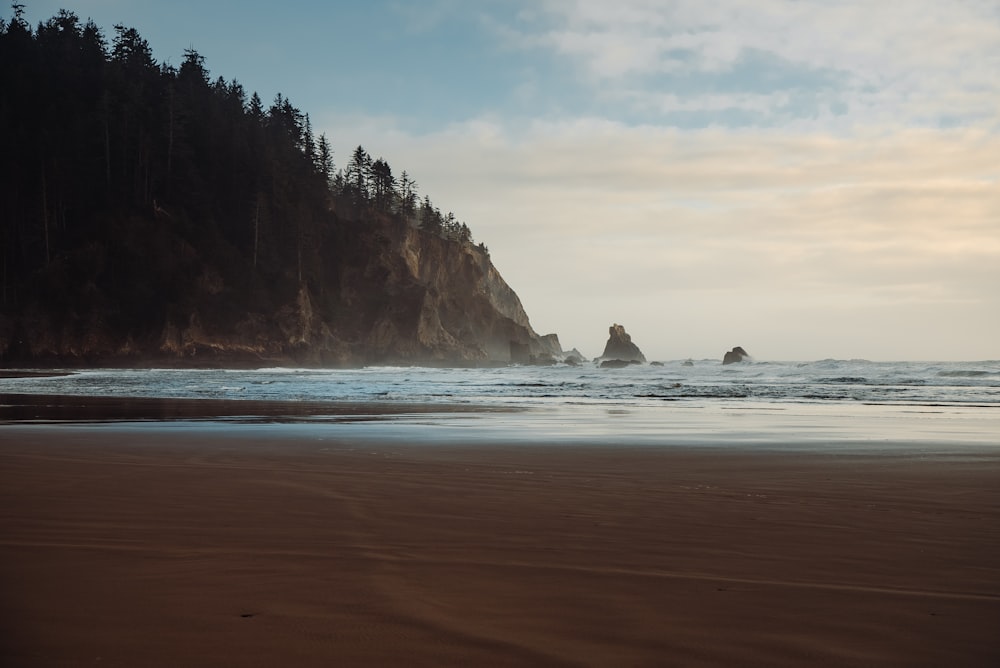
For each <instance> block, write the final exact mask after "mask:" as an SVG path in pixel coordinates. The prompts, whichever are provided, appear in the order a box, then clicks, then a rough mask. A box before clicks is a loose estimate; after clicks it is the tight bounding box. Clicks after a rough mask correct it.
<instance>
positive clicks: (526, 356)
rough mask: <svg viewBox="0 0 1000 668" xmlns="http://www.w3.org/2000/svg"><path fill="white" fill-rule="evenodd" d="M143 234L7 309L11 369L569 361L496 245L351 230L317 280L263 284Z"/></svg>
mask: <svg viewBox="0 0 1000 668" xmlns="http://www.w3.org/2000/svg"><path fill="white" fill-rule="evenodd" d="M130 229H131V232H130V234H127V235H123V236H122V237H121V238H120V239H119V240H118V242H116V243H115V244H112V245H110V246H106V247H105V246H100V247H89V248H84V249H81V250H80V251H78V252H77V253H75V254H71V255H69V256H67V257H65V258H62V259H60V260H59V261H58V262H55V263H53V264H51V265H50V266H49V268H48V269H47V270H46V271H45V272H44V274H43V275H42V276H41V277H40V280H39V282H38V289H37V290H36V291H35V292H34V294H33V295H32V297H31V298H30V299H28V300H27V307H26V308H23V309H21V310H20V311H19V312H17V313H3V312H0V355H2V358H3V361H4V362H5V363H6V364H9V365H12V364H31V363H61V364H74V365H75V364H140V365H141V364H150V363H157V364H180V365H206V364H210V365H225V364H241V365H242V364H272V363H273V364H287V363H295V364H307V365H329V366H358V365H365V364H414V365H450V364H456V365H480V364H483V365H485V364H496V363H510V362H529V361H531V360H532V359H537V358H544V357H546V356H548V355H553V356H559V355H560V354H561V352H562V351H561V348H560V346H559V341H558V337H556V336H555V335H548V336H545V337H541V336H539V335H538V334H537V333H535V331H534V330H533V329H532V328H531V324H530V323H529V321H528V316H527V314H526V313H525V311H524V308H523V307H522V305H521V302H520V299H518V297H517V295H516V294H515V293H514V291H513V290H512V289H511V288H510V286H508V285H507V283H506V282H505V281H504V280H503V278H502V277H501V275H500V273H499V272H498V271H497V269H496V267H494V266H493V263H492V262H491V261H490V258H489V256H488V254H487V253H486V252H485V251H484V250H482V249H480V248H479V247H477V246H474V245H472V244H470V243H467V242H465V243H463V242H460V241H452V240H448V239H444V238H442V237H440V236H438V235H435V234H428V233H426V232H424V231H422V230H419V229H416V228H413V227H411V226H406V225H397V224H390V223H388V222H386V221H382V223H378V222H376V223H374V224H373V223H370V222H369V224H367V225H365V226H362V225H355V227H353V228H350V227H349V228H348V229H347V230H346V231H342V232H343V233H342V235H341V237H340V238H339V239H338V240H335V241H337V242H338V243H334V241H331V240H327V243H326V244H325V246H324V248H327V249H332V252H331V250H326V251H324V253H329V257H328V259H327V261H326V262H325V263H324V264H323V266H324V271H323V272H322V273H321V274H319V275H316V276H313V277H311V278H310V279H307V280H298V279H297V277H295V276H294V275H292V274H293V272H292V271H291V270H289V271H286V272H285V274H286V276H285V278H284V279H278V280H276V279H272V280H260V279H258V278H256V277H255V274H254V272H253V269H252V268H248V267H246V266H245V265H241V264H240V263H239V262H229V261H227V259H226V258H225V253H224V252H222V250H220V249H219V248H214V247H213V248H212V251H211V252H206V250H205V248H200V249H199V248H196V247H195V246H192V245H190V244H187V243H186V242H184V241H183V240H182V239H179V238H177V237H176V236H175V235H173V234H171V232H170V230H169V227H165V226H164V225H163V224H162V222H158V221H155V220H150V221H131V222H130ZM124 258H130V261H129V262H125V261H124V260H123V259H124ZM144 258H145V259H144ZM136 293H138V294H136Z"/></svg>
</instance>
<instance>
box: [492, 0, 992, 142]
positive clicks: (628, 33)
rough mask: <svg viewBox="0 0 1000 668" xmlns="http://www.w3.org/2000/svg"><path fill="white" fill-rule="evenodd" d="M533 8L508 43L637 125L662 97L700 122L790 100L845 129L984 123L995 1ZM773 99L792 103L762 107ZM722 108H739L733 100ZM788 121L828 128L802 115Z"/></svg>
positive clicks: (764, 120) (692, 0)
mask: <svg viewBox="0 0 1000 668" xmlns="http://www.w3.org/2000/svg"><path fill="white" fill-rule="evenodd" d="M540 6H541V9H539V10H537V11H535V12H532V13H528V14H522V20H521V21H520V22H518V23H517V24H515V25H514V26H512V27H511V29H510V30H509V31H508V32H507V39H508V40H509V41H510V43H512V44H514V45H516V46H517V47H519V48H524V49H534V50H536V51H538V52H543V53H550V54H552V55H553V56H554V57H557V58H562V59H565V60H567V61H568V62H570V63H572V65H573V66H574V67H575V70H576V72H577V74H578V76H579V77H580V80H581V81H582V82H583V83H584V84H585V85H588V86H590V87H591V89H592V90H593V91H594V94H595V95H597V96H600V97H601V98H604V97H607V96H611V97H625V98H628V99H630V100H631V101H632V103H633V104H634V109H635V110H636V111H638V112H640V113H642V114H646V116H644V118H645V119H646V120H655V118H656V117H655V114H656V112H659V113H660V114H664V115H669V114H670V113H671V111H672V109H671V108H670V104H667V105H664V101H665V100H666V101H668V102H671V101H672V104H673V106H682V107H683V108H684V110H687V111H691V110H703V111H708V112H712V111H718V108H719V100H720V99H721V98H720V96H725V95H726V94H730V95H735V94H743V95H744V96H750V97H749V98H747V97H744V98H743V100H744V101H746V100H747V99H750V100H751V101H752V102H753V104H751V105H750V106H749V109H751V110H753V111H757V112H765V113H759V114H750V115H746V114H744V115H735V116H730V117H729V118H725V117H718V116H717V117H716V119H715V120H716V121H717V122H719V123H722V124H728V125H740V124H751V125H759V124H765V125H766V124H768V123H769V122H772V121H773V119H772V118H771V115H772V114H773V115H775V116H776V117H777V118H778V119H786V118H787V117H788V116H789V115H790V114H789V107H788V98H789V96H791V97H792V98H794V100H795V101H794V104H798V105H800V106H807V107H808V105H807V104H806V100H807V98H808V94H809V93H812V94H815V95H816V96H818V97H819V98H822V99H821V101H820V103H819V104H818V105H816V106H817V107H818V108H819V109H820V110H822V109H823V108H824V107H826V108H830V109H832V111H833V114H834V115H842V114H850V116H851V119H852V120H854V121H857V120H858V119H861V120H863V121H864V122H886V121H893V122H896V123H900V124H917V125H935V124H939V123H942V122H947V123H953V124H954V123H959V122H963V121H968V120H970V119H975V120H979V121H982V120H984V119H985V120H992V122H993V123H994V124H995V123H996V113H997V106H996V100H997V99H998V96H1000V82H998V81H997V79H996V76H995V73H996V71H997V70H998V69H1000V46H998V45H1000V9H998V6H997V5H996V4H995V3H991V2H981V1H976V0H967V1H964V2H963V1H958V2H949V3H940V2H936V1H935V0H923V1H921V0H913V1H910V2H906V3H871V2H867V1H866V2H861V1H860V0H858V1H851V0H848V1H845V2H837V3H825V2H803V1H802V0H764V1H755V2H752V3H751V2H741V1H728V2H727V1H721V2H716V3H704V2H699V1H696V0H679V1H677V2H671V3H663V2H653V1H650V0H620V1H619V2H615V3H613V4H609V3H607V2H604V1H603V0H573V1H568V0H548V1H546V2H543V3H541V5H540ZM776 91H786V92H787V91H794V92H793V93H790V94H788V95H785V96H784V97H783V96H775V95H771V96H770V97H768V94H771V93H775V92H776ZM678 98H680V99H681V100H682V101H681V102H678V101H677V100H678ZM769 99H770V100H771V104H769V105H767V106H765V107H764V108H763V109H762V108H761V103H762V102H767V101H768V100H769ZM731 106H732V108H736V109H747V108H748V107H747V106H746V105H745V104H741V103H740V100H739V99H735V103H734V104H733V105H731ZM727 108H728V107H727ZM791 115H793V116H796V117H816V118H817V120H819V121H821V122H824V123H825V122H828V121H829V118H828V117H827V116H826V115H824V114H822V113H818V112H816V111H815V110H814V109H812V108H808V109H807V110H806V111H803V112H801V113H794V114H791ZM660 120H663V118H661V119H660ZM666 120H671V119H670V118H669V117H668V118H667V119H666ZM673 120H675V121H676V120H677V117H676V116H675V117H674V119H673ZM680 123H681V124H682V125H683V124H684V123H683V121H680Z"/></svg>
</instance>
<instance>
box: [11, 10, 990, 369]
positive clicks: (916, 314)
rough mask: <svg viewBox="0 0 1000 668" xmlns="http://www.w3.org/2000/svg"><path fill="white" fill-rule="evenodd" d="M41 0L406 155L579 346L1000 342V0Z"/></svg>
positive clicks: (957, 347) (403, 164)
mask: <svg viewBox="0 0 1000 668" xmlns="http://www.w3.org/2000/svg"><path fill="white" fill-rule="evenodd" d="M22 1H23V2H25V3H26V4H27V5H28V7H27V9H26V18H27V19H29V21H30V22H32V23H37V22H38V21H40V20H43V19H46V18H48V17H50V16H52V15H53V14H55V12H56V11H57V10H58V9H59V8H60V7H64V8H67V9H70V10H72V11H75V12H76V13H77V14H79V15H80V17H81V18H83V19H86V18H88V17H89V18H93V19H94V20H95V22H97V24H98V25H100V26H102V27H103V28H104V29H105V34H106V35H109V36H110V35H111V34H113V30H112V26H113V25H114V24H115V23H123V24H125V25H128V26H131V27H135V28H137V29H138V30H139V32H140V33H141V34H142V35H143V36H144V37H145V38H146V39H147V40H148V41H149V42H150V45H151V46H152V48H153V52H154V56H155V57H156V58H157V60H159V61H168V62H171V63H173V64H175V65H178V64H179V63H180V61H181V59H182V57H183V52H184V49H186V48H192V47H193V48H195V49H196V50H197V51H198V52H199V53H201V54H202V55H203V56H205V58H206V65H207V67H208V68H209V69H210V71H211V74H212V76H213V77H216V76H223V77H225V78H226V79H227V80H229V79H234V78H235V79H237V80H239V81H240V82H241V83H242V84H243V85H244V86H245V87H246V88H247V89H249V90H256V91H257V92H258V93H259V94H260V96H261V97H262V98H263V99H264V100H265V101H269V100H271V99H272V98H273V97H274V95H275V93H278V92H281V93H283V94H284V95H286V96H287V97H289V98H290V99H291V101H292V103H293V104H294V105H295V106H296V107H298V108H299V109H301V110H302V111H304V112H308V113H309V114H310V116H311V119H312V122H313V126H314V128H315V130H316V131H317V132H326V134H327V135H328V137H329V138H330V139H331V143H332V144H333V147H334V149H335V151H336V154H335V160H336V162H337V163H338V165H339V166H343V165H344V164H345V163H346V162H347V159H348V157H349V154H350V152H351V150H352V149H353V148H354V147H355V146H357V145H358V144H362V145H363V146H364V147H365V148H366V149H367V150H368V152H369V153H371V154H372V155H373V156H375V157H378V156H382V157H384V158H385V159H386V160H387V161H388V162H389V163H390V164H391V165H392V167H393V169H394V171H395V172H396V173H399V172H401V171H402V170H403V169H406V170H407V171H408V172H409V173H410V174H411V175H412V176H413V177H414V178H415V179H416V181H417V182H418V184H419V190H420V193H421V194H422V195H423V194H426V195H429V196H430V198H431V199H432V200H433V201H434V203H435V204H436V205H437V206H439V207H440V208H441V209H442V211H445V212H447V211H453V212H454V213H455V214H456V216H457V217H458V218H459V219H460V220H463V221H465V222H467V223H468V225H469V226H470V227H471V228H472V231H473V235H474V237H475V238H476V240H477V241H483V242H485V243H486V244H487V245H488V246H489V247H490V250H491V253H492V256H493V261H494V263H495V264H496V265H497V267H498V269H499V270H500V272H501V273H502V274H503V276H504V277H505V278H506V279H507V282H508V283H510V285H511V286H512V287H513V288H514V290H515V291H516V292H517V293H518V295H519V296H520V297H521V300H522V302H523V303H524V306H525V309H526V310H527V312H528V314H529V316H530V317H531V321H532V324H533V325H534V327H535V329H536V330H538V331H539V332H540V333H548V332H557V333H558V334H559V336H560V339H561V341H562V343H563V346H564V347H565V348H571V347H577V348H579V349H580V351H581V352H583V353H584V354H585V355H588V356H597V355H599V354H600V353H601V351H602V349H603V345H604V341H605V340H606V338H607V328H608V326H609V325H611V324H612V323H615V322H617V323H621V324H623V325H624V326H625V327H626V329H627V330H628V331H629V333H631V334H632V338H633V340H634V341H635V342H636V343H637V344H638V345H639V346H640V347H641V348H642V349H643V350H644V352H645V353H646V355H647V357H649V358H651V359H680V358H687V357H693V358H702V357H713V358H718V357H721V356H722V353H723V352H725V350H727V349H729V348H731V347H733V346H735V345H741V346H743V347H744V348H746V349H747V350H748V351H749V352H750V353H751V354H752V355H754V357H755V358H757V359H760V360H766V359H773V360H812V359H822V358H828V357H833V358H866V359H873V360H896V359H917V360H955V359H957V360H963V359H964V360H973V359H997V358H1000V76H998V74H997V73H998V72H1000V2H998V1H997V0H949V1H948V2H941V1H940V0H900V1H899V2H895V1H894V2H885V3H880V2H872V1H871V0H815V1H813V0H752V1H740V0H716V1H715V2H711V3H707V2H703V1H702V0H659V1H657V0H614V1H611V0H523V1H522V0H477V1H467V0H423V1H418V0H412V1H409V2H407V1H405V0H396V1H375V0H357V1H352V2H347V1H340V2H296V1H294V0H289V1H288V2H285V3H274V2H262V1H258V0H249V1H248V0H243V1H239V2H237V1H224V0H211V1H208V2H206V1H205V0H199V1H198V2H194V1H192V0H171V1H170V2H162V1H160V0H81V1H79V2H73V1H71V0H64V1H63V2H49V1H39V0H22ZM3 14H4V16H5V17H7V16H9V10H7V11H4V13H3Z"/></svg>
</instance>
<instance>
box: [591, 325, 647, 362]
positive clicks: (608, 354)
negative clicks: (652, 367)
mask: <svg viewBox="0 0 1000 668" xmlns="http://www.w3.org/2000/svg"><path fill="white" fill-rule="evenodd" d="M608 335H609V336H608V342H607V344H605V346H604V354H603V355H601V356H600V357H599V358H598V361H608V360H621V361H623V362H637V363H643V362H645V361H646V356H645V355H643V354H642V351H641V350H639V347H638V346H637V345H635V344H634V343H632V337H631V336H629V335H628V332H626V331H625V328H624V327H622V326H621V325H619V324H617V323H616V324H614V325H611V327H609V328H608Z"/></svg>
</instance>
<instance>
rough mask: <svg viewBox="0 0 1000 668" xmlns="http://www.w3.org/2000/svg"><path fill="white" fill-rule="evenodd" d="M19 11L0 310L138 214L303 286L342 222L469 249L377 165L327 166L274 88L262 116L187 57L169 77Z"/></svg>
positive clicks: (450, 225)
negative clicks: (413, 231)
mask: <svg viewBox="0 0 1000 668" xmlns="http://www.w3.org/2000/svg"><path fill="white" fill-rule="evenodd" d="M23 10H24V7H23V5H20V4H17V3H15V4H14V5H13V15H12V17H11V18H10V19H9V20H4V19H0V87H2V90H3V94H2V95H0V132H2V138H3V139H2V145H3V150H2V151H0V219H2V230H0V235H2V236H0V245H2V259H0V261H2V285H3V294H2V297H0V299H2V302H0V303H2V304H3V305H4V306H10V305H12V304H16V303H17V302H18V299H19V295H20V294H21V293H22V292H23V291H24V289H25V286H26V285H27V282H28V281H29V280H30V278H29V277H31V276H32V275H33V274H35V273H36V272H38V271H41V270H44V269H45V268H46V267H47V266H49V265H50V263H53V262H54V261H55V260H57V259H59V258H60V257H65V256H66V254H67V253H70V252H73V251H76V250H79V249H80V248H83V247H86V246H87V245H88V244H94V243H98V244H100V243H105V242H108V241H109V240H113V239H114V238H115V236H116V235H120V234H122V229H121V227H122V225H123V223H122V221H124V220H129V219H132V220H134V219H136V218H143V219H148V220H156V221H159V222H161V223H163V224H165V225H170V226H171V229H172V230H174V232H175V233H176V234H177V235H179V236H180V237H182V238H183V239H185V240H188V241H190V242H191V243H192V244H194V245H198V244H201V246H200V247H202V248H204V247H206V244H207V245H208V246H210V247H211V248H212V249H213V252H218V253H221V254H225V253H231V254H233V255H234V257H236V258H237V260H238V261H239V262H241V263H243V264H244V265H248V266H249V267H250V268H251V269H252V271H253V272H254V274H255V275H264V276H266V275H268V273H269V272H270V274H271V275H278V274H280V273H282V272H284V273H288V272H292V273H294V277H295V279H296V280H297V281H299V282H301V281H303V280H309V279H311V278H315V277H317V276H319V275H320V274H321V273H322V272H321V269H320V268H321V266H322V265H324V264H329V263H331V262H336V257H335V256H336V254H337V253H346V252H351V247H352V246H351V243H350V241H349V239H348V237H349V236H350V234H351V233H349V232H348V231H347V228H348V227H349V226H350V225H352V224H353V225H357V224H370V225H375V226H377V225H409V226H413V227H419V228H421V229H423V230H425V231H427V232H429V233H432V234H435V235H439V236H441V237H444V238H447V239H451V240H454V241H457V242H462V243H473V240H472V234H471V232H470V230H469V228H468V226H467V225H466V224H465V223H463V222H460V221H458V220H457V219H456V218H455V216H454V214H452V213H450V212H449V213H447V214H442V213H441V211H440V209H438V208H437V207H436V206H434V204H433V203H432V202H431V200H430V198H429V197H427V196H426V195H425V196H424V197H422V198H421V197H420V195H419V194H418V190H417V183H416V182H415V181H414V180H413V178H412V177H411V176H410V175H409V174H408V173H407V172H406V171H403V172H402V173H401V174H399V176H398V177H397V176H396V175H395V174H394V173H393V170H392V168H391V167H390V165H389V163H388V161H386V160H385V159H384V158H382V157H379V158H375V159H373V158H372V157H371V156H370V155H369V154H368V152H367V151H366V150H365V149H364V148H363V147H362V146H358V147H357V148H356V149H355V150H354V151H353V153H352V154H351V156H350V157H349V159H348V161H347V163H346V164H345V165H344V166H343V168H340V169H338V168H337V167H336V166H335V164H334V158H333V151H332V149H331V146H330V142H329V140H328V138H327V137H326V136H325V135H324V134H322V133H321V134H319V135H316V134H315V133H314V131H313V128H312V123H311V120H310V118H309V115H308V114H306V113H303V112H302V111H301V110H299V109H297V108H296V107H295V106H293V105H292V103H291V102H290V101H289V100H288V98H287V97H284V96H283V95H282V94H280V93H278V94H277V95H276V96H275V98H274V100H273V101H272V102H271V104H270V105H267V106H265V104H264V103H263V101H262V100H261V98H260V97H259V95H258V94H257V93H256V92H254V93H250V94H249V95H248V93H247V91H246V90H245V89H244V87H243V86H242V85H241V84H240V83H239V82H238V81H237V80H235V79H233V80H230V81H227V80H225V79H224V78H223V77H218V78H215V79H212V78H211V77H210V75H209V70H208V69H207V67H206V65H205V60H204V58H203V57H202V56H201V55H200V54H199V53H198V52H197V51H195V50H194V49H188V50H186V51H185V52H184V55H183V59H182V61H181V63H180V65H179V66H178V67H174V66H172V65H170V64H167V63H158V62H157V61H156V60H155V59H154V58H153V55H152V52H151V49H150V46H149V43H148V42H147V41H146V40H145V39H143V38H142V36H141V35H140V34H139V32H138V31H137V30H136V29H134V28H130V27H126V26H123V25H116V26H114V33H113V35H112V36H111V39H110V42H109V41H108V40H107V38H106V37H105V35H104V33H103V32H102V30H101V29H100V28H99V27H98V26H96V25H95V24H94V22H93V21H90V20H88V21H86V22H81V20H80V19H79V17H78V16H77V15H76V14H74V13H73V12H71V11H66V10H61V11H60V12H59V13H58V14H56V15H55V16H54V17H52V18H50V19H49V20H47V21H43V22H41V23H39V25H38V26H37V28H35V29H32V28H31V26H29V25H28V23H27V22H26V21H25V20H24V18H23ZM480 248H481V249H482V250H483V251H486V247H485V245H483V244H480ZM317 280H318V279H317Z"/></svg>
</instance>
